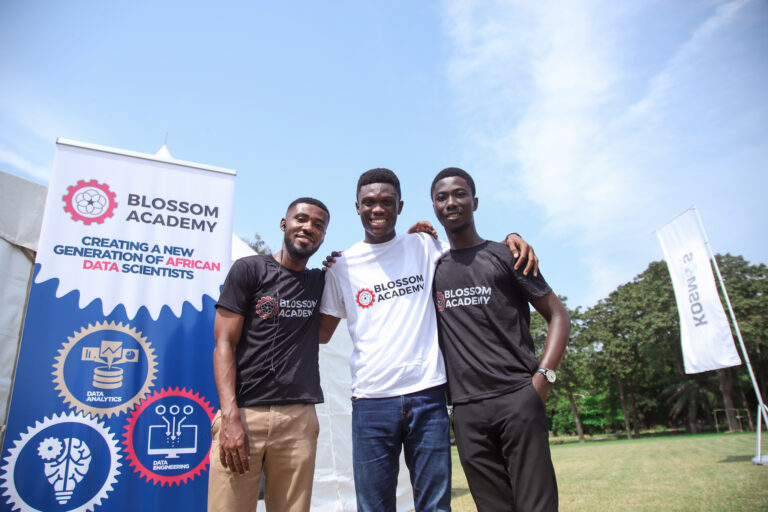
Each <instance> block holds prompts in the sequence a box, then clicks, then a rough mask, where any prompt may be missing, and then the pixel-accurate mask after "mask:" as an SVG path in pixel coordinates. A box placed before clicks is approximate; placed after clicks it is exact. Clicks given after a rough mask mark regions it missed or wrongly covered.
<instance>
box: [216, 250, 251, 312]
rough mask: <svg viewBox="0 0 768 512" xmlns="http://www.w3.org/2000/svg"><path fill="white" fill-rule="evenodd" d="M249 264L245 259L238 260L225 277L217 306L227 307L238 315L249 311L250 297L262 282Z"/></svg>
mask: <svg viewBox="0 0 768 512" xmlns="http://www.w3.org/2000/svg"><path fill="white" fill-rule="evenodd" d="M251 270H252V269H251V268H249V266H248V264H247V263H246V262H245V261H243V260H236V261H235V262H234V263H233V264H232V267H231V268H230V269H229V273H227V277H226V279H224V286H223V287H222V288H221V294H220V295H219V301H218V302H217V303H216V307H217V308H220V307H223V308H226V309H228V310H230V311H232V312H234V313H237V314H238V315H243V316H245V314H246V313H247V312H248V299H249V297H250V293H251V292H252V290H254V289H257V288H258V287H259V286H260V283H258V282H257V280H258V279H257V278H256V276H255V275H254V274H255V272H252V271H251Z"/></svg>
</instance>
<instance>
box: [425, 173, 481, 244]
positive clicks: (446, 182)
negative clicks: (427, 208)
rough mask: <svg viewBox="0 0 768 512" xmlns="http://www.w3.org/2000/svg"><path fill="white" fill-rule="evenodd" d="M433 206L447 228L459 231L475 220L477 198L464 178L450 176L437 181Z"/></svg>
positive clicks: (449, 230)
mask: <svg viewBox="0 0 768 512" xmlns="http://www.w3.org/2000/svg"><path fill="white" fill-rule="evenodd" d="M432 208H434V210H435V215H436V216H437V220H438V221H440V224H442V225H443V227H444V228H445V230H446V231H447V232H448V233H457V232H459V231H462V230H463V229H465V228H467V227H468V226H471V225H472V223H473V222H474V214H473V212H474V211H475V210H477V198H475V197H472V188H471V187H470V186H469V183H467V181H466V180H465V179H464V178H460V177H458V176H449V177H448V178H443V179H442V180H440V181H438V182H437V183H435V188H434V190H433V192H432Z"/></svg>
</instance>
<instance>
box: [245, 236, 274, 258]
mask: <svg viewBox="0 0 768 512" xmlns="http://www.w3.org/2000/svg"><path fill="white" fill-rule="evenodd" d="M243 242H245V243H246V244H248V247H250V248H251V249H253V250H254V251H256V254H272V250H271V249H270V248H269V247H268V246H267V243H266V242H265V241H264V240H262V239H261V235H259V234H258V233H256V234H254V235H253V238H243Z"/></svg>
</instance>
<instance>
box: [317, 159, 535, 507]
mask: <svg viewBox="0 0 768 512" xmlns="http://www.w3.org/2000/svg"><path fill="white" fill-rule="evenodd" d="M400 197H401V194H400V182H399V180H398V179H397V176H396V175H395V174H394V173H393V172H392V171H390V170H389V169H372V170H370V171H367V172H365V173H363V174H362V175H361V176H360V179H359V180H358V184H357V202H356V207H357V212H358V214H359V215H360V220H361V222H362V224H363V228H364V230H365V238H364V240H363V241H362V242H358V243H357V244H355V245H353V246H352V247H350V248H349V249H348V250H346V251H345V252H344V253H343V255H342V257H340V258H338V259H337V261H336V263H334V265H333V266H332V267H331V268H330V269H329V270H328V272H327V273H326V282H325V289H324V291H323V298H322V301H321V304H320V312H321V319H320V342H321V343H326V342H327V341H328V340H329V339H330V337H331V335H332V334H333V331H334V330H335V329H336V326H337V325H338V323H339V320H340V319H341V318H346V319H347V327H348V329H349V334H350V336H351V338H352V342H353V344H354V351H353V354H352V357H351V358H350V369H351V371H352V443H353V444H352V451H353V461H354V477H355V493H356V496H357V506H358V510H359V511H363V512H387V511H393V510H395V495H396V487H397V474H398V471H399V463H398V460H399V457H400V450H401V447H402V448H403V449H404V451H405V462H406V465H407V466H408V469H409V472H410V477H411V484H412V486H413V495H414V504H415V507H416V511H417V512H428V511H447V510H450V502H451V450H450V439H449V421H448V415H447V411H446V401H445V390H444V385H445V382H446V377H445V366H444V364H443V357H442V354H441V353H440V348H439V345H438V341H437V321H436V316H435V308H434V304H433V302H432V294H431V289H432V278H433V276H434V271H435V264H436V262H437V260H438V259H439V258H440V256H441V255H442V254H443V253H444V252H445V251H446V250H448V249H449V246H448V245H447V244H445V243H443V242H440V241H439V240H436V239H435V238H434V237H433V236H430V235H429V234H426V233H418V234H413V235H398V234H396V233H395V224H396V222H397V216H398V215H399V214H400V212H401V211H402V209H403V202H402V201H401V200H400ZM510 237H511V238H510V240H513V241H514V245H516V246H517V248H512V250H513V252H517V249H519V250H520V253H521V257H520V258H519V262H520V263H522V262H523V261H524V260H525V259H526V258H525V257H526V255H529V260H528V265H527V267H526V269H527V270H526V272H527V271H528V270H530V268H532V267H534V268H535V266H536V263H537V261H536V257H535V255H534V254H533V251H532V250H529V247H528V245H527V244H526V243H525V242H524V241H523V240H522V239H521V238H520V237H519V236H517V235H510ZM508 238H509V237H508ZM508 244H509V245H510V246H512V244H511V243H509V242H508ZM534 272H535V270H534Z"/></svg>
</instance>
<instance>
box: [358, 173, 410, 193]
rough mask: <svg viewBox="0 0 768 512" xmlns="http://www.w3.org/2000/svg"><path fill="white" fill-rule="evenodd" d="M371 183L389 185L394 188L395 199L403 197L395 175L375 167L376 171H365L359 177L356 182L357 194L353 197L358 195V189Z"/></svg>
mask: <svg viewBox="0 0 768 512" xmlns="http://www.w3.org/2000/svg"><path fill="white" fill-rule="evenodd" d="M371 183H389V184H390V185H392V186H393V187H395V192H397V198H398V199H402V198H403V195H402V194H401V193H400V180H399V179H397V175H395V173H394V172H392V171H390V170H389V169H385V168H384V167H377V168H376V169H371V170H369V171H365V172H364V173H363V174H361V175H360V179H358V180H357V192H356V193H355V197H357V195H358V194H360V187H362V186H363V185H370V184H371Z"/></svg>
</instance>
